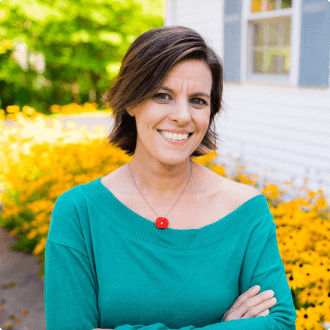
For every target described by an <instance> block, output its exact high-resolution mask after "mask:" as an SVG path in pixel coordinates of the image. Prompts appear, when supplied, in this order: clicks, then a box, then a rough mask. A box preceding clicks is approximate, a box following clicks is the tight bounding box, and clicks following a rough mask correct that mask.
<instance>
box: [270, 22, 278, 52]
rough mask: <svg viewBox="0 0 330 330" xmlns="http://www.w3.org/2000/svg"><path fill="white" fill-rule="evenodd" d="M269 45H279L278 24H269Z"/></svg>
mask: <svg viewBox="0 0 330 330" xmlns="http://www.w3.org/2000/svg"><path fill="white" fill-rule="evenodd" d="M269 23H270V24H269V43H268V44H269V45H270V46H277V45H278V44H279V40H278V39H279V22H278V21H275V22H274V21H271V22H269Z"/></svg>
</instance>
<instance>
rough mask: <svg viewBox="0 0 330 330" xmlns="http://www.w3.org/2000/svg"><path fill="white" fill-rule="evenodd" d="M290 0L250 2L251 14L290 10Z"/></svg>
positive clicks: (258, 0) (257, 0)
mask: <svg viewBox="0 0 330 330" xmlns="http://www.w3.org/2000/svg"><path fill="white" fill-rule="evenodd" d="M291 6H292V0H282V1H281V0H252V1H251V13H259V12H262V11H270V10H278V9H286V8H291Z"/></svg>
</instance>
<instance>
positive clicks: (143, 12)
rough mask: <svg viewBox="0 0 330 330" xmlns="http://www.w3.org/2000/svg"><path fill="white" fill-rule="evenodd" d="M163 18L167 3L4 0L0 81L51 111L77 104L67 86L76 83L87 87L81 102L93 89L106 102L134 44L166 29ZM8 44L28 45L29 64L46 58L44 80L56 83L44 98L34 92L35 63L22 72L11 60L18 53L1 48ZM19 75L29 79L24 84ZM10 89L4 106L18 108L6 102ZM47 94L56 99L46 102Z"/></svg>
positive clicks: (146, 0)
mask: <svg viewBox="0 0 330 330" xmlns="http://www.w3.org/2000/svg"><path fill="white" fill-rule="evenodd" d="M163 15H164V1H163V0H111V1H109V0H24V1H22V0H10V1H9V0H6V1H2V2H1V5H0V55H1V56H0V79H2V80H4V81H5V83H6V82H8V83H9V82H11V83H13V84H17V85H20V86H21V85H24V86H25V88H26V89H27V90H30V89H31V91H30V92H29V93H30V94H31V95H33V99H34V101H35V100H36V99H38V95H40V102H41V101H43V102H45V101H46V102H48V104H49V105H48V108H49V107H50V106H51V105H53V104H60V105H63V104H65V103H67V102H68V99H70V98H71V100H72V102H73V94H72V91H71V88H68V87H67V86H70V85H72V84H74V83H77V84H78V85H79V86H81V88H80V89H79V93H80V95H79V97H80V98H81V100H82V99H84V100H85V101H84V102H86V101H88V98H89V90H96V92H97V100H96V102H100V95H101V94H103V93H104V92H105V89H106V88H108V85H109V79H110V78H111V79H112V78H113V77H114V76H115V75H116V74H117V73H118V71H119V68H120V62H121V60H122V58H123V56H124V55H125V53H126V51H127V49H128V48H129V46H130V45H131V43H132V42H133V41H134V40H135V39H136V38H137V37H138V36H139V35H140V34H141V33H143V32H145V31H147V30H150V29H153V28H156V27H159V26H162V25H163ZM5 39H6V40H7V43H8V42H11V43H12V44H13V45H15V44H16V43H17V42H22V41H24V42H25V43H26V44H27V45H28V54H27V59H28V58H29V56H30V55H31V54H32V53H38V52H41V53H42V54H43V55H44V57H45V64H46V70H45V72H44V73H43V75H44V77H45V79H46V80H47V81H51V82H52V83H51V84H48V87H46V86H44V87H43V88H41V89H40V90H39V91H38V93H39V94H35V92H36V91H34V90H33V81H35V79H36V77H37V72H36V71H35V70H34V69H33V67H32V65H31V64H28V67H29V69H28V70H27V71H23V70H22V69H21V68H20V66H19V65H18V64H17V63H16V62H15V61H14V59H13V58H12V56H11V52H12V50H10V51H9V50H8V49H9V48H8V47H7V48H5V46H1V45H2V44H3V40H5ZM3 54H4V55H3ZM8 70H9V71H8ZM17 70H18V71H19V72H20V74H21V75H23V76H24V77H21V78H20V80H21V81H20V82H18V81H17V77H19V76H20V75H18V74H17ZM23 78H24V79H23ZM22 81H24V83H22ZM64 86H66V87H65V88H64ZM8 89H9V85H8V88H7V87H5V89H2V90H1V89H0V97H2V101H3V106H4V107H5V106H7V105H9V104H6V103H7V102H10V103H11V104H13V97H16V95H13V96H12V97H9V96H8V95H7V96H6V97H4V95H3V91H4V90H6V91H8ZM10 89H11V88H10ZM36 95H37V98H36ZM43 95H52V97H47V100H45V99H44V97H43ZM75 97H76V95H75ZM43 104H44V103H43ZM26 105H29V104H26ZM36 110H37V111H45V110H46V112H47V110H48V109H42V108H38V107H36Z"/></svg>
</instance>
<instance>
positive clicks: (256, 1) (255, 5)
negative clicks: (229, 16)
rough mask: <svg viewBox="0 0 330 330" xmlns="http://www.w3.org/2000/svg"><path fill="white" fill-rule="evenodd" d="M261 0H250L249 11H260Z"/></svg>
mask: <svg viewBox="0 0 330 330" xmlns="http://www.w3.org/2000/svg"><path fill="white" fill-rule="evenodd" d="M261 5H262V0H252V1H251V13H259V12H261Z"/></svg>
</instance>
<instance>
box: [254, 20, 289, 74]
mask: <svg viewBox="0 0 330 330" xmlns="http://www.w3.org/2000/svg"><path fill="white" fill-rule="evenodd" d="M250 24H251V25H252V28H251V30H250V31H251V38H252V39H251V44H250V45H251V46H250V47H251V55H252V58H251V62H250V70H251V71H250V72H252V73H255V74H258V73H259V74H260V73H264V74H270V75H288V74H289V73H290V47H291V18H290V17H278V18H271V19H267V20H264V19H263V20H258V21H254V22H250Z"/></svg>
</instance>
